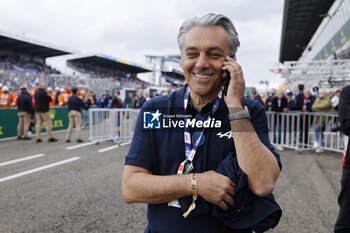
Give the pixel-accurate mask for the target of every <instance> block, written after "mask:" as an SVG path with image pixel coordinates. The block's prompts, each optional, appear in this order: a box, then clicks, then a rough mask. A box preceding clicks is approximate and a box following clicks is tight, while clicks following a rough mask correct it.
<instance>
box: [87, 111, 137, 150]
mask: <svg viewBox="0 0 350 233" xmlns="http://www.w3.org/2000/svg"><path fill="white" fill-rule="evenodd" d="M138 113H139V110H136V109H106V108H93V109H89V121H90V122H92V124H90V136H89V141H97V142H101V141H106V140H113V141H115V142H117V143H120V142H125V141H131V139H132V136H133V134H134V129H135V123H136V119H137V116H138Z"/></svg>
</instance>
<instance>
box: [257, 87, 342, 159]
mask: <svg viewBox="0 0 350 233" xmlns="http://www.w3.org/2000/svg"><path fill="white" fill-rule="evenodd" d="M312 93H313V94H312ZM339 95H340V90H339V89H338V90H336V91H335V92H328V93H327V92H326V91H325V90H323V89H319V88H318V87H314V88H312V90H311V89H304V85H303V84H300V85H299V86H298V92H297V93H296V94H293V93H292V92H291V91H286V92H284V91H283V90H279V91H277V92H272V93H269V92H268V93H267V95H266V96H264V97H260V95H258V94H257V93H256V91H255V90H253V91H252V93H251V98H253V99H255V100H257V101H259V102H260V103H261V104H262V105H264V107H265V110H266V111H272V112H289V111H299V112H336V111H337V109H338V103H339ZM304 118H305V119H304ZM301 119H302V120H301V121H300V131H302V134H301V136H300V140H302V138H303V141H301V142H302V143H304V144H308V143H309V127H310V125H308V124H309V123H308V121H309V119H308V116H307V115H305V116H301ZM313 120H314V123H313V125H311V126H313V127H314V129H315V134H314V141H313V148H314V149H315V151H316V152H317V153H320V152H322V149H321V145H322V141H323V138H322V132H323V131H324V130H325V125H326V122H325V118H324V117H315V119H313ZM281 124H282V122H281V118H280V117H278V118H277V119H276V122H275V125H274V126H272V127H273V130H274V132H275V133H276V131H277V132H278V138H277V139H276V138H275V142H277V145H276V149H278V150H283V147H281V146H280V145H279V144H280V143H281V128H282V127H281ZM304 124H305V125H304ZM275 137H276V136H275Z"/></svg>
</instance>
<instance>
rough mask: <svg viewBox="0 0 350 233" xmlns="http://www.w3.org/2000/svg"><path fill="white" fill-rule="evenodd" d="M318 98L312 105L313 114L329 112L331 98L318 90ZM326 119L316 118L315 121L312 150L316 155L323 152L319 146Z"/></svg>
mask: <svg viewBox="0 0 350 233" xmlns="http://www.w3.org/2000/svg"><path fill="white" fill-rule="evenodd" d="M318 96H319V98H317V99H316V101H315V102H314V104H313V105H312V111H313V112H330V111H331V110H332V105H331V98H330V97H329V96H328V95H327V93H326V92H325V91H324V90H322V89H319V90H318ZM326 124H327V122H326V117H324V116H323V117H322V116H317V115H316V119H315V137H314V145H313V148H314V149H316V153H321V152H322V151H323V150H322V149H321V146H322V144H323V142H322V140H323V131H324V130H325V128H326Z"/></svg>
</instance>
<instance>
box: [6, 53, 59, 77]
mask: <svg viewBox="0 0 350 233" xmlns="http://www.w3.org/2000/svg"><path fill="white" fill-rule="evenodd" d="M0 70H12V71H18V72H26V73H37V74H40V73H44V74H60V72H59V71H58V70H56V69H55V68H52V67H51V66H49V65H47V64H45V63H41V62H37V61H27V60H25V59H22V58H21V57H18V56H9V55H6V56H4V57H0Z"/></svg>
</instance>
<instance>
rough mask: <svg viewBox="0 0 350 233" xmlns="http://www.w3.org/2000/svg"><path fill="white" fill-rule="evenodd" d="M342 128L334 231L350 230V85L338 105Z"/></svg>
mask: <svg viewBox="0 0 350 233" xmlns="http://www.w3.org/2000/svg"><path fill="white" fill-rule="evenodd" d="M338 114H339V122H340V130H341V132H342V133H343V134H344V135H345V136H344V156H343V174H342V178H341V181H340V182H341V189H340V193H339V197H338V204H339V207H340V209H339V215H338V219H337V222H336V223H335V226H334V233H348V232H350V149H349V148H350V86H346V87H344V88H343V89H342V90H341V92H340V95H339V106H338Z"/></svg>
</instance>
